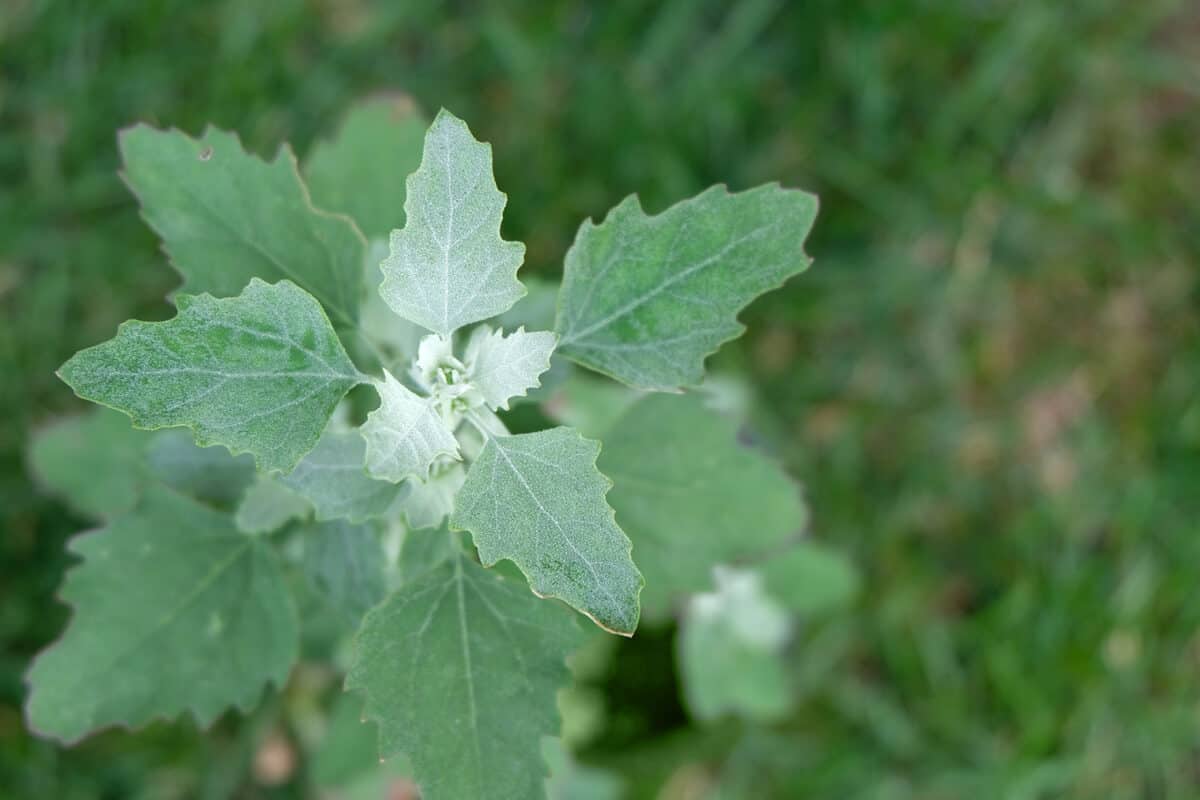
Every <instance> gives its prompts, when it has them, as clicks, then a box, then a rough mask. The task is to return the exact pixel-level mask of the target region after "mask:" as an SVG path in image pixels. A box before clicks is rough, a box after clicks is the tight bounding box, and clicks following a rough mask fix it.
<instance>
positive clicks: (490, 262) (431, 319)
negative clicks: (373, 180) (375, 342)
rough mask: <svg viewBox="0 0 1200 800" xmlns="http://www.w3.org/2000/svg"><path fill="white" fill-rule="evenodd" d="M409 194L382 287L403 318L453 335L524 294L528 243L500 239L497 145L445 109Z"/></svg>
mask: <svg viewBox="0 0 1200 800" xmlns="http://www.w3.org/2000/svg"><path fill="white" fill-rule="evenodd" d="M407 192H408V194H407V197H406V198H405V200H404V212H405V215H406V223H405V226H404V229H403V230H396V231H392V236H391V242H390V246H391V252H390V254H389V255H388V257H387V259H385V260H384V262H383V265H382V267H383V276H384V279H383V285H382V286H381V287H380V289H379V291H380V294H382V295H383V299H384V300H386V301H387V303H388V305H390V306H391V307H392V309H393V310H394V311H395V312H396V313H397V314H399V315H400V316H402V317H404V318H405V319H408V320H412V321H413V322H415V323H417V324H418V325H421V326H423V327H425V328H427V329H429V330H431V331H433V332H435V333H439V334H441V335H442V336H443V337H446V336H449V335H450V334H451V333H452V332H454V331H455V330H457V329H459V328H461V327H462V326H464V325H469V324H470V323H472V322H479V321H480V320H485V319H487V318H488V317H494V316H496V315H497V314H499V313H501V312H503V311H505V310H507V309H508V308H509V307H511V306H512V304H513V303H515V302H516V301H517V300H518V299H520V297H521V296H522V295H524V294H525V287H523V286H522V285H521V282H520V281H518V280H517V268H518V267H520V266H521V262H522V261H523V260H524V258H525V245H523V244H521V243H520V242H508V241H505V240H504V239H502V238H500V219H501V217H502V216H503V213H504V205H505V203H506V202H507V198H506V197H505V195H504V194H503V193H502V192H501V191H500V190H499V189H497V188H496V181H495V179H494V178H493V177H492V148H491V146H490V145H486V144H482V143H481V142H478V141H476V140H475V138H474V137H473V136H471V131H470V130H469V129H468V128H467V124H466V123H465V122H463V121H462V120H460V119H459V118H458V117H456V116H454V115H453V114H451V113H450V112H449V111H446V110H445V109H443V110H442V112H441V113H440V114H438V115H437V119H435V120H434V121H433V125H431V126H430V127H429V132H428V133H426V134H425V153H424V157H423V158H422V159H421V168H420V169H418V170H417V171H416V172H414V173H413V174H412V175H410V176H409V177H408V186H407Z"/></svg>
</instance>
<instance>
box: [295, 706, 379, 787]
mask: <svg viewBox="0 0 1200 800" xmlns="http://www.w3.org/2000/svg"><path fill="white" fill-rule="evenodd" d="M378 741H379V731H378V728H377V727H376V726H375V723H373V722H368V721H366V720H364V719H363V714H362V698H361V697H360V696H359V695H357V694H350V693H348V692H343V693H342V694H339V695H338V696H337V699H335V700H334V702H333V709H332V710H331V711H330V713H329V718H328V724H327V725H326V727H325V735H324V736H322V737H321V742H320V744H319V745H318V746H317V748H316V751H315V753H314V754H313V758H312V762H311V763H312V779H313V781H314V782H315V783H316V784H317V785H318V786H321V787H338V786H344V785H346V784H348V783H350V782H351V781H353V780H355V779H356V778H359V777H361V776H362V775H364V774H368V773H372V772H375V771H376V770H377V769H378V767H379V757H378V756H377V755H375V751H376V743H377V742H378ZM379 796H385V795H379Z"/></svg>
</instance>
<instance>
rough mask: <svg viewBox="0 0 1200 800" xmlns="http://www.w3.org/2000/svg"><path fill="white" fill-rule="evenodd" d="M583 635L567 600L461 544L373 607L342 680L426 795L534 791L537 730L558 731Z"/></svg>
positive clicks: (385, 749)
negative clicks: (534, 588) (538, 591)
mask: <svg viewBox="0 0 1200 800" xmlns="http://www.w3.org/2000/svg"><path fill="white" fill-rule="evenodd" d="M581 639H582V636H581V632H580V630H579V627H578V625H577V624H576V623H575V621H574V619H573V618H572V617H571V615H570V613H569V612H568V611H567V610H566V609H565V608H563V607H562V606H560V605H558V604H557V603H547V602H542V601H539V600H538V599H537V598H535V597H533V596H532V595H531V594H529V592H528V591H527V590H526V588H525V587H524V586H520V585H517V584H515V583H512V582H510V581H508V580H506V579H505V578H502V577H500V576H499V575H497V574H495V573H494V572H490V571H487V570H484V569H482V568H481V567H480V566H479V565H478V564H476V563H474V562H473V561H471V560H468V559H467V558H466V556H465V555H461V554H460V555H458V556H455V557H454V558H453V559H452V560H451V561H450V562H449V563H446V564H443V565H442V566H441V567H439V568H437V569H436V570H434V571H432V572H429V573H426V575H425V576H424V577H422V578H419V579H417V580H416V581H414V582H412V583H410V584H408V585H406V586H404V587H402V588H401V589H400V590H399V591H397V592H396V593H394V594H393V595H392V596H391V597H389V598H388V599H387V600H386V601H385V602H384V603H383V604H382V605H380V606H378V607H376V608H374V609H372V610H371V611H370V612H369V613H368V614H367V616H366V619H364V620H363V625H362V628H361V629H360V631H359V633H358V636H357V639H356V642H355V659H354V664H353V666H352V667H351V669H350V673H349V675H348V676H347V678H346V688H347V689H350V690H358V691H361V692H362V693H363V695H364V697H365V703H364V708H365V711H364V715H365V717H366V718H367V719H370V720H373V721H375V722H376V723H378V725H379V734H380V735H379V749H380V756H381V757H382V758H385V759H387V758H390V757H392V756H395V755H397V754H399V753H404V754H405V755H406V756H407V757H408V758H409V760H410V761H411V763H412V767H413V773H414V775H415V778H416V781H417V783H418V785H419V786H420V789H421V796H422V797H423V798H425V799H426V800H443V799H444V800H461V798H472V800H489V799H490V798H497V799H498V798H506V799H507V798H527V797H539V796H541V793H542V782H543V779H544V777H545V771H546V770H545V767H544V765H543V762H542V757H541V752H540V746H541V744H540V743H541V739H542V737H543V736H546V735H551V736H553V735H556V734H557V732H558V727H559V717H558V709H557V708H556V707H555V699H554V698H555V693H556V692H557V691H558V690H559V689H560V688H562V687H563V686H564V685H566V683H567V682H568V680H569V678H570V673H569V671H568V670H567V667H566V663H565V660H566V656H567V655H568V654H569V653H570V652H571V650H573V649H574V648H575V647H576V646H578V644H579V643H580V641H581Z"/></svg>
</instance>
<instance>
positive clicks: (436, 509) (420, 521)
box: [400, 464, 467, 530]
mask: <svg viewBox="0 0 1200 800" xmlns="http://www.w3.org/2000/svg"><path fill="white" fill-rule="evenodd" d="M466 479H467V470H466V469H465V468H464V467H463V465H462V464H452V465H450V466H449V467H448V468H446V469H443V470H441V471H439V472H437V473H436V474H434V475H431V476H430V478H429V480H427V481H410V482H409V485H411V486H412V491H411V492H409V495H408V497H406V498H404V502H403V503H402V504H401V505H400V510H401V512H402V513H403V514H404V517H405V519H406V520H408V526H409V527H410V528H412V529H413V530H420V529H422V528H436V527H437V526H438V525H441V524H442V520H444V519H445V518H446V517H448V516H449V515H450V514H452V513H453V512H454V498H455V497H457V496H458V490H459V489H461V488H462V485H463V482H464V481H465V480H466Z"/></svg>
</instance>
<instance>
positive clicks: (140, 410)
mask: <svg viewBox="0 0 1200 800" xmlns="http://www.w3.org/2000/svg"><path fill="white" fill-rule="evenodd" d="M176 305H177V306H178V308H179V313H178V314H177V315H176V316H175V317H174V318H173V319H169V320H167V321H166V322H139V321H136V320H133V321H130V322H126V323H124V324H122V325H121V327H120V328H119V329H118V330H117V335H116V337H115V338H113V339H110V340H109V341H107V342H104V343H103V344H99V345H96V346H95V347H89V348H88V349H86V350H81V351H80V352H78V353H76V354H75V355H74V356H73V357H72V358H71V360H69V361H68V362H67V363H66V364H63V366H62V368H61V369H59V372H58V374H59V377H61V378H62V379H63V380H64V381H66V383H67V384H68V385H69V386H70V387H71V388H72V389H74V390H75V393H76V394H78V395H79V396H80V397H82V398H84V399H85V400H91V401H93V402H96V403H101V404H102V405H106V406H109V407H111V408H115V409H117V410H118V411H123V412H125V413H126V414H128V415H129V416H130V417H131V418H132V419H133V423H134V424H135V425H137V426H138V427H139V428H167V427H173V426H177V425H186V426H187V427H190V428H192V429H193V431H194V432H195V435H196V442H197V443H198V444H200V445H201V446H208V445H210V444H222V445H225V446H226V447H228V448H229V449H230V451H231V452H233V453H234V454H235V455H236V454H238V453H243V452H247V453H251V454H253V455H254V458H255V461H256V462H257V463H258V467H259V469H263V470H283V471H287V470H290V469H291V468H292V467H294V466H295V465H296V462H298V461H299V460H300V459H301V457H303V456H304V454H305V453H307V452H308V451H309V450H311V449H312V448H313V445H315V444H316V443H317V439H319V438H320V436H321V431H322V430H323V429H324V428H325V423H326V422H327V421H328V420H329V416H330V414H332V413H333V409H334V407H335V406H336V405H337V404H338V401H340V400H341V399H342V397H343V396H344V395H345V394H346V392H348V391H349V390H350V388H351V387H352V386H354V385H356V384H358V383H360V382H361V381H362V380H363V379H364V378H363V376H362V374H361V373H359V371H358V370H357V369H355V367H354V364H352V363H351V362H350V358H349V357H348V356H347V355H346V351H345V350H344V349H343V348H342V344H341V342H340V341H338V338H337V335H336V334H335V333H334V331H333V328H332V327H331V326H330V324H329V319H328V318H327V317H326V316H325V313H324V312H323V311H322V310H321V306H320V304H319V303H317V301H316V300H314V299H313V298H312V296H311V295H309V294H308V293H307V292H305V291H304V290H303V289H301V288H300V287H298V286H296V284H294V283H292V282H291V281H280V282H279V283H276V284H268V283H263V282H262V281H260V280H258V279H257V278H255V279H253V280H251V281H250V285H249V286H247V287H246V289H245V291H243V292H242V293H241V294H240V295H238V296H237V297H230V298H226V299H222V300H218V299H217V298H215V297H213V296H212V295H207V294H202V295H198V296H195V297H192V296H189V295H179V296H178V297H177V298H176Z"/></svg>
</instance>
